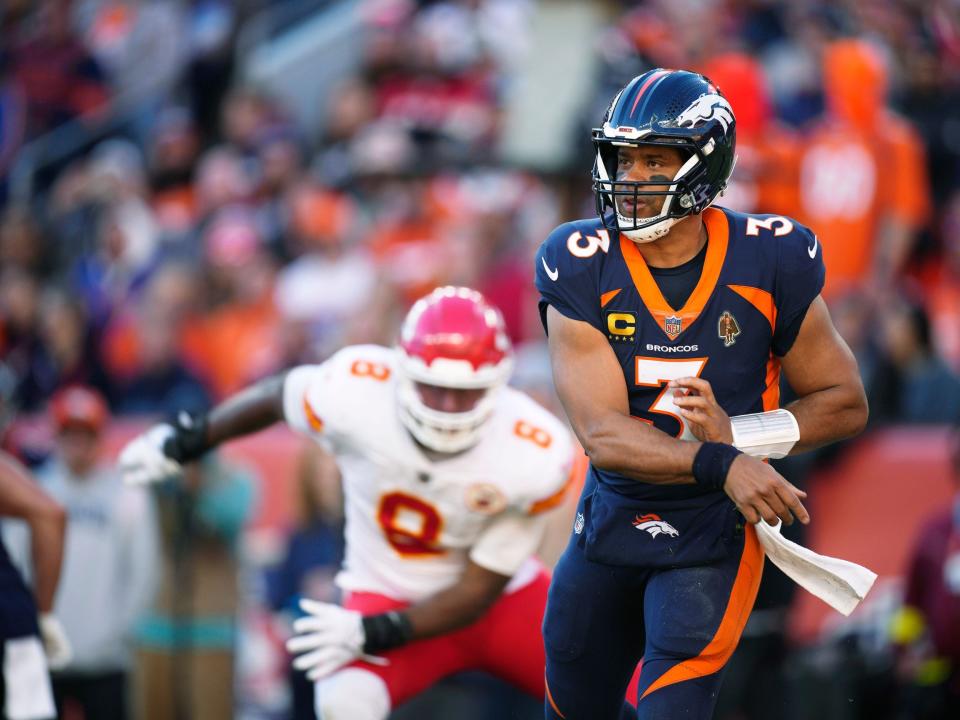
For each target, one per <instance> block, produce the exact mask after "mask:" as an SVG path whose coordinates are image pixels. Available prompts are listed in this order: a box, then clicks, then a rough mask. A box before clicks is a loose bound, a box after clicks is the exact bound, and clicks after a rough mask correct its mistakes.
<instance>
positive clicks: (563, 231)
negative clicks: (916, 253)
mask: <svg viewBox="0 0 960 720" xmlns="http://www.w3.org/2000/svg"><path fill="white" fill-rule="evenodd" d="M703 220H704V223H705V225H706V230H707V237H708V240H707V252H706V258H705V259H704V265H703V272H702V274H701V276H700V280H699V282H698V283H697V285H696V287H695V288H694V290H693V292H692V293H691V294H690V297H689V298H688V299H687V301H686V303H685V304H684V306H683V307H682V308H676V309H675V308H671V307H670V306H669V305H668V304H667V302H666V300H664V298H663V295H662V293H661V292H660V289H659V288H658V286H657V284H656V282H655V281H654V279H653V277H652V275H651V274H650V270H649V269H648V268H647V265H646V263H645V262H644V259H643V256H642V255H641V254H640V250H639V249H638V247H637V245H636V244H635V243H634V242H633V241H631V240H629V239H628V238H626V237H624V236H620V235H619V234H618V233H616V232H611V231H609V230H607V229H606V228H605V227H604V226H603V224H602V222H601V221H600V219H599V218H596V219H590V220H577V221H574V222H571V223H566V224H564V225H561V226H560V227H558V228H557V229H556V230H554V231H553V232H552V233H551V234H550V236H549V237H548V238H547V240H546V241H545V242H544V243H543V245H541V247H540V249H539V251H538V253H537V258H536V284H537V289H538V290H539V292H540V310H541V315H542V317H544V320H545V316H546V306H547V305H552V306H553V307H554V308H556V309H557V310H558V311H559V312H560V313H562V314H563V315H565V316H567V317H569V318H572V319H574V320H582V321H584V322H587V323H590V325H592V326H593V327H595V328H597V330H599V331H600V332H601V333H603V335H604V336H605V337H606V338H607V339H608V341H609V342H610V346H611V347H612V348H613V350H614V352H615V353H616V355H617V358H618V359H619V361H620V366H621V368H622V369H623V376H624V379H625V381H626V385H627V390H628V394H629V402H630V413H631V415H633V416H634V417H636V418H637V419H639V420H641V421H644V422H648V423H650V424H652V425H653V426H654V427H656V428H658V429H659V430H662V431H663V432H665V433H667V434H669V435H672V436H674V437H678V438H685V439H693V435H692V434H691V433H690V431H689V429H688V428H687V427H686V426H685V423H684V422H683V420H682V419H681V417H680V415H679V413H678V412H677V407H676V405H674V403H673V399H672V393H669V392H666V383H667V382H668V381H669V380H671V379H675V378H679V377H683V376H696V377H701V378H703V379H705V380H708V381H709V382H710V385H711V386H712V388H713V391H714V394H715V395H716V398H717V401H718V403H719V404H720V406H721V407H722V408H723V409H724V410H725V411H726V412H727V414H728V415H731V416H732V415H740V414H743V413H752V412H762V411H765V410H773V409H775V408H777V407H778V406H779V399H780V398H779V379H780V361H779V358H780V357H782V356H783V355H785V354H786V353H787V352H788V351H789V350H790V348H791V346H792V345H793V342H794V340H795V339H796V335H797V333H798V331H799V327H800V323H801V321H802V319H803V317H804V315H805V314H806V311H807V308H808V307H809V305H810V303H811V302H812V301H813V300H814V299H815V298H816V297H817V295H818V294H819V293H820V290H821V288H822V287H823V282H824V274H825V271H824V265H823V255H822V252H821V250H820V247H819V245H818V243H817V239H816V236H815V235H814V234H813V233H812V232H811V231H810V230H809V229H807V228H806V227H803V226H802V225H800V224H798V223H796V222H795V221H793V220H791V219H789V218H785V217H781V216H777V215H745V214H741V213H736V212H732V211H730V210H726V209H723V208H716V207H714V208H709V209H707V210H706V211H704V213H703ZM584 382H589V378H584ZM591 472H592V473H594V474H595V475H596V477H597V480H598V482H599V483H600V485H601V486H607V487H610V488H612V489H615V490H616V491H617V492H619V493H622V494H625V495H630V496H633V497H636V498H640V499H664V500H669V499H676V500H682V499H684V498H693V497H697V496H698V495H702V494H704V493H707V492H710V491H709V490H707V489H705V488H703V487H701V486H698V485H656V484H652V483H642V482H638V481H636V480H633V479H631V478H627V477H625V476H623V475H620V474H618V473H615V472H609V471H605V470H598V469H596V468H591Z"/></svg>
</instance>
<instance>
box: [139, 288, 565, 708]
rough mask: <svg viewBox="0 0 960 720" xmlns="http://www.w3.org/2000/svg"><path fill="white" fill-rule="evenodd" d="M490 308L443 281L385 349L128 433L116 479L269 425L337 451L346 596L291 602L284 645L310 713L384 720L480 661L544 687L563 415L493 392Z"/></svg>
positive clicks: (500, 361)
mask: <svg viewBox="0 0 960 720" xmlns="http://www.w3.org/2000/svg"><path fill="white" fill-rule="evenodd" d="M512 364H513V354H512V349H511V347H510V341H509V339H508V338H507V335H506V332H505V328H504V323H503V318H502V317H501V315H500V313H499V311H497V310H496V309H495V308H494V307H493V306H491V305H490V304H488V303H487V302H486V300H484V298H483V297H482V296H481V295H480V294H479V293H477V292H475V291H473V290H469V289H467V288H455V287H444V288H438V289H437V290H435V291H434V292H432V293H431V294H430V295H428V296H427V297H425V298H423V299H421V300H419V301H418V302H417V303H415V304H414V306H413V307H412V308H411V310H410V312H409V313H408V315H407V317H406V319H405V321H404V323H403V326H402V329H401V334H400V341H399V345H398V347H396V348H384V347H379V346H372V345H365V346H354V347H348V348H345V349H343V350H341V351H340V352H338V353H336V354H335V355H334V356H332V357H331V358H330V359H328V360H327V361H326V362H324V363H323V364H322V365H316V366H301V367H297V368H294V369H292V370H290V371H289V372H287V373H285V374H282V375H280V376H277V377H274V378H270V379H267V380H265V381H262V382H260V383H258V384H256V385H253V386H252V387H250V388H248V389H247V390H245V391H242V392H240V393H238V394H237V395H235V396H234V397H232V398H229V399H227V400H226V401H225V402H224V403H223V404H221V405H220V406H218V407H216V408H214V409H213V411H212V412H211V413H210V414H209V415H208V416H207V417H205V418H188V417H182V418H181V419H179V420H178V421H177V422H176V423H174V424H162V425H158V426H155V427H154V428H152V429H150V430H148V431H147V432H146V433H145V434H144V435H142V436H140V437H139V438H136V439H134V440H133V441H132V442H131V443H130V445H128V446H127V447H126V448H125V449H124V450H123V452H122V453H121V457H120V462H121V467H122V469H123V471H124V473H125V476H126V478H127V480H128V481H131V482H135V483H142V482H152V481H158V480H162V479H164V478H167V477H170V476H174V475H176V474H177V473H178V472H179V471H180V469H181V464H182V463H184V462H189V461H190V460H193V459H195V458H197V457H199V456H200V455H202V454H203V453H204V452H206V451H207V450H208V449H210V448H212V447H214V446H216V445H219V444H220V443H222V442H225V441H227V440H229V439H231V438H235V437H239V436H241V435H245V434H248V433H252V432H255V431H257V430H259V429H261V428H264V427H267V426H268V425H271V424H273V423H275V422H278V421H280V420H286V422H287V423H288V424H289V425H290V426H291V427H293V428H294V429H296V430H299V431H301V432H303V433H306V434H308V435H310V436H312V437H313V438H314V439H315V440H316V441H317V442H319V443H320V444H321V445H323V446H324V447H326V448H327V449H328V450H329V451H331V452H332V453H333V454H334V455H335V456H336V458H337V461H338V464H339V466H340V469H341V472H342V475H343V486H344V497H345V504H346V559H345V562H344V566H343V569H342V570H341V572H340V573H339V575H338V576H337V582H338V584H339V585H340V587H341V588H342V589H343V590H344V593H345V595H344V604H343V607H340V606H336V605H330V604H325V603H320V602H316V601H312V600H303V601H302V602H301V607H302V609H303V610H304V611H305V612H306V616H305V617H302V618H300V619H298V620H296V621H295V623H294V631H295V633H296V635H295V636H294V637H293V638H292V639H291V640H290V642H289V644H288V648H289V649H290V650H291V652H293V653H295V654H298V655H299V657H298V658H297V659H295V660H294V666H295V667H297V668H299V669H302V670H306V671H307V676H308V677H309V678H310V679H311V680H319V683H318V685H317V688H316V696H315V697H316V700H315V705H316V709H317V712H318V715H319V717H320V718H321V719H322V720H384V719H385V718H386V717H387V716H388V715H389V713H390V710H391V708H394V707H396V706H397V705H399V704H401V703H403V702H404V701H405V700H407V699H409V698H410V697H412V696H413V695H415V694H416V693H419V692H420V691H422V690H424V689H425V688H427V687H429V686H430V685H432V684H433V683H434V682H436V681H437V680H439V679H440V678H442V677H444V676H447V675H451V674H453V673H456V672H460V671H462V670H467V669H478V670H486V671H488V672H490V673H492V674H494V675H496V676H498V677H500V678H502V679H504V680H506V681H508V682H510V683H512V684H514V685H515V686H517V687H518V688H520V689H521V690H524V691H526V692H528V693H530V694H532V695H534V696H535V697H537V698H542V697H543V667H544V655H543V642H542V638H541V635H540V624H541V621H542V618H543V609H544V605H545V604H546V594H547V587H548V585H549V578H548V574H547V572H546V570H545V569H544V568H543V566H542V565H541V564H540V563H539V561H538V560H536V558H535V557H534V551H535V550H536V548H537V547H538V545H539V543H540V540H541V537H542V535H543V531H544V527H545V521H546V517H545V513H546V511H547V510H549V509H550V508H552V507H555V506H557V505H559V504H560V501H561V500H562V498H563V494H564V491H565V489H566V487H567V484H568V482H569V478H570V468H571V463H572V460H573V443H572V438H571V436H570V433H569V430H568V429H567V427H566V425H564V424H563V423H561V422H560V421H559V420H557V419H556V418H555V417H554V416H553V415H551V414H550V413H548V412H547V411H546V410H544V409H543V408H542V407H540V406H539V405H537V404H536V403H535V402H534V401H533V400H531V399H530V398H529V397H527V396H526V395H524V394H522V393H520V392H518V391H516V390H513V389H512V388H510V387H507V386H506V383H507V380H508V378H509V376H510V372H511V368H512Z"/></svg>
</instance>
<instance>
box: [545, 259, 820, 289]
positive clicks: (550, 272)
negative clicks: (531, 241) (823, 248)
mask: <svg viewBox="0 0 960 720" xmlns="http://www.w3.org/2000/svg"><path fill="white" fill-rule="evenodd" d="M811 257H813V256H812V255H811ZM540 262H542V263H543V269H544V270H546V271H547V275H549V276H550V279H551V280H553V281H554V282H556V281H557V278H558V277H560V268H557V269H556V270H551V269H550V266H549V265H547V259H546V258H545V257H542V258H540Z"/></svg>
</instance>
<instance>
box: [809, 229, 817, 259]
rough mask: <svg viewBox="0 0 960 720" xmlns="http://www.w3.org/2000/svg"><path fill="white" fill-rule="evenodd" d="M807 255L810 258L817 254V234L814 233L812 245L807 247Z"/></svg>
mask: <svg viewBox="0 0 960 720" xmlns="http://www.w3.org/2000/svg"><path fill="white" fill-rule="evenodd" d="M807 255H809V256H810V259H811V260H812V259H813V258H815V257H816V256H817V236H816V235H814V236H813V247H808V248H807Z"/></svg>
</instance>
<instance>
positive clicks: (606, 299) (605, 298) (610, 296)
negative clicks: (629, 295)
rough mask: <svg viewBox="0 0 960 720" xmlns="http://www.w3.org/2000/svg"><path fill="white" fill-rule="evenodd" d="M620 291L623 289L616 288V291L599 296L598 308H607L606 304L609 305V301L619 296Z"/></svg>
mask: <svg viewBox="0 0 960 720" xmlns="http://www.w3.org/2000/svg"><path fill="white" fill-rule="evenodd" d="M621 290H623V288H617V289H616V290H610V291H609V292H605V293H604V294H603V295H601V296H600V307H601V308H605V307H606V306H607V303H609V302H610V301H611V300H613V299H614V298H615V297H616V296H617V295H619V294H620V291H621Z"/></svg>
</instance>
